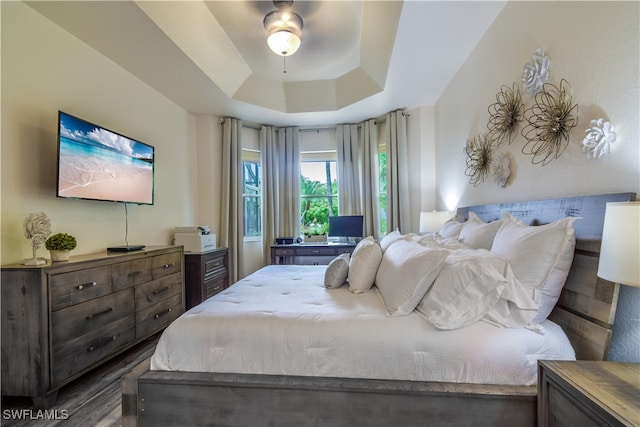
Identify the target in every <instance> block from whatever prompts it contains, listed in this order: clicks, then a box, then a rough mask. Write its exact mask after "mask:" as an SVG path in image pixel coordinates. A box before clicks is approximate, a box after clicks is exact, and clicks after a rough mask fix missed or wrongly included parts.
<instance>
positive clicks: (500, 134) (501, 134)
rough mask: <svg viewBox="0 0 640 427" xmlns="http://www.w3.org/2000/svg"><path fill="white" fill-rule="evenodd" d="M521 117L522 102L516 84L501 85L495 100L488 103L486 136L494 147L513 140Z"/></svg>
mask: <svg viewBox="0 0 640 427" xmlns="http://www.w3.org/2000/svg"><path fill="white" fill-rule="evenodd" d="M523 117H524V103H523V102H522V96H521V95H520V89H519V88H518V86H517V85H516V84H515V83H514V84H513V87H512V88H508V87H506V86H502V88H501V90H500V92H498V94H497V95H496V102H495V103H494V104H491V105H489V123H487V129H488V132H487V138H488V139H490V140H492V141H493V143H494V147H495V148H500V147H502V146H503V145H504V144H505V143H508V144H511V143H512V142H513V139H514V138H515V136H516V134H517V133H518V125H519V124H520V122H521V121H522V119H523Z"/></svg>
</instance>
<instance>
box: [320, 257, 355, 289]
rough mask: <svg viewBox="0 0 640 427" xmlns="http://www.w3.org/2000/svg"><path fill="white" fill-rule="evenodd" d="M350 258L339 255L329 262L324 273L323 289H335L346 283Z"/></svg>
mask: <svg viewBox="0 0 640 427" xmlns="http://www.w3.org/2000/svg"><path fill="white" fill-rule="evenodd" d="M350 257H351V255H350V254H341V255H338V256H337V257H335V258H334V259H332V260H331V262H330V263H329V265H328V266H327V269H326V270H325V272H324V286H325V287H327V288H331V289H335V288H339V287H340V286H342V285H344V284H345V283H346V281H347V276H348V274H349V258H350Z"/></svg>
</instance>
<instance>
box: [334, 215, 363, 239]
mask: <svg viewBox="0 0 640 427" xmlns="http://www.w3.org/2000/svg"><path fill="white" fill-rule="evenodd" d="M363 234H364V218H363V216H362V215H338V216H330V217H329V232H328V235H329V237H337V238H339V239H340V240H343V239H344V240H349V239H352V238H354V237H363Z"/></svg>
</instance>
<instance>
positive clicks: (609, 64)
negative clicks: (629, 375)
mask: <svg viewBox="0 0 640 427" xmlns="http://www.w3.org/2000/svg"><path fill="white" fill-rule="evenodd" d="M639 8H640V3H638V2H608V1H603V2H509V3H508V4H507V5H506V6H505V8H504V9H503V11H502V13H501V14H500V15H499V16H498V18H497V19H496V21H495V23H494V24H493V25H492V26H491V28H490V29H489V30H488V31H487V33H486V34H485V36H484V38H483V39H482V40H481V41H480V42H479V44H478V46H477V47H476V49H475V50H474V52H473V53H472V55H471V56H470V57H469V58H468V60H467V62H466V63H465V64H464V66H463V67H462V68H461V70H460V71H459V72H458V73H457V75H456V76H455V78H454V79H453V80H452V82H451V83H450V85H449V86H448V88H447V89H446V91H445V93H444V94H443V96H442V97H441V99H440V100H439V101H438V104H437V105H436V135H437V141H438V143H437V150H436V156H437V164H438V169H437V187H438V203H439V207H440V208H443V207H444V204H445V201H446V200H447V199H453V200H456V201H457V206H464V205H475V204H483V203H489V202H501V201H516V200H526V199H541V198H552V197H562V196H574V195H588V194H600V193H613V192H625V191H632V192H636V193H638V194H640V130H639V122H640V112H639V105H640V99H639V86H640V80H639V70H638V68H639V64H640V60H639V52H640V43H639V41H638V39H639V37H640V29H639V23H638V17H639ZM539 47H541V48H543V49H545V51H546V52H547V54H548V55H549V57H550V59H551V61H552V65H551V82H553V83H555V84H557V83H558V82H559V81H560V79H566V80H567V81H568V82H569V83H570V84H571V86H572V88H573V100H574V102H575V103H577V104H578V106H579V123H578V125H577V127H576V128H574V129H573V130H572V132H571V135H570V143H569V146H568V148H567V149H566V151H565V152H564V154H563V155H562V156H561V157H560V158H559V159H557V160H554V161H552V162H551V163H550V164H549V165H547V166H539V165H533V164H531V159H530V156H526V155H524V154H522V153H521V148H522V146H523V144H524V142H525V140H524V138H523V137H522V136H518V138H517V139H516V140H515V142H514V143H513V144H512V145H511V146H508V147H507V148H506V151H508V152H509V153H510V154H511V156H512V161H513V166H514V175H513V182H512V183H511V184H510V185H509V186H508V187H507V188H505V189H501V188H499V187H498V186H497V185H495V184H493V183H491V182H486V183H484V184H480V185H478V186H477V187H474V186H472V185H470V184H469V183H468V178H467V177H466V176H465V174H464V171H465V158H464V155H463V151H462V146H463V142H464V141H465V139H467V138H469V137H472V136H475V135H477V134H478V133H480V132H484V131H486V123H487V120H488V112H487V107H488V106H489V105H490V104H492V103H493V102H495V96H496V94H497V92H498V91H499V90H500V86H501V85H507V86H511V85H512V83H513V82H519V81H520V76H521V74H522V69H523V67H524V65H525V64H526V63H528V62H529V61H531V54H532V53H533V52H534V51H535V50H536V49H537V48H539ZM524 96H525V98H524V99H525V104H526V106H527V107H529V106H530V105H531V103H532V101H531V99H530V98H528V97H527V96H526V95H524ZM600 117H604V118H605V119H607V120H609V121H611V122H612V123H613V125H614V127H615V129H616V133H617V135H618V140H617V142H616V143H615V144H614V145H613V149H612V152H611V154H609V155H608V156H606V157H604V158H601V159H599V160H588V159H587V157H586V156H585V154H584V153H583V152H582V146H581V141H582V138H583V137H584V132H585V129H586V128H587V127H588V126H589V122H590V120H592V119H597V118H600ZM639 314H640V289H637V288H628V287H623V289H622V290H621V293H620V299H619V305H618V313H617V316H616V321H615V328H614V334H613V341H612V345H611V352H610V358H611V359H612V360H627V361H636V362H637V361H640V339H638V337H640V321H638V318H639Z"/></svg>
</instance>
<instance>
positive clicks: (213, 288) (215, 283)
mask: <svg viewBox="0 0 640 427" xmlns="http://www.w3.org/2000/svg"><path fill="white" fill-rule="evenodd" d="M225 279H226V277H225V276H220V277H218V278H217V279H214V280H210V281H207V282H204V289H205V299H206V298H210V297H212V296H214V295H215V294H217V293H219V292H221V291H223V290H224V282H225Z"/></svg>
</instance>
